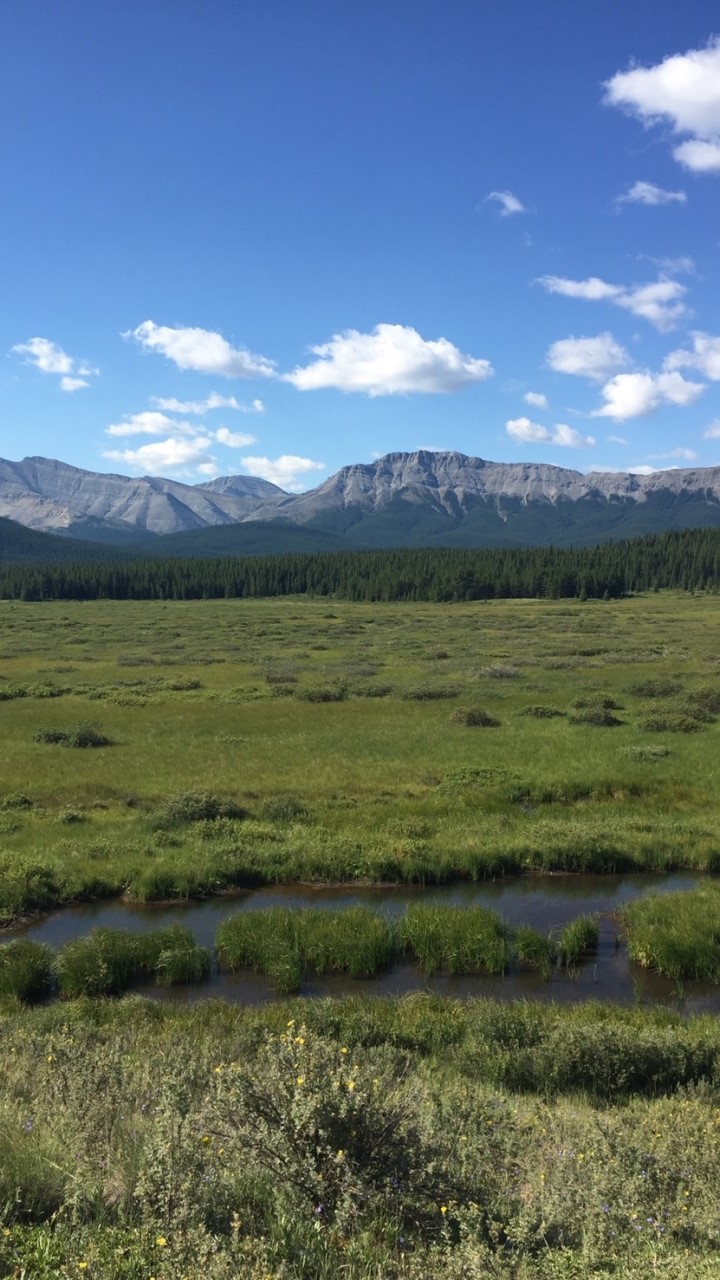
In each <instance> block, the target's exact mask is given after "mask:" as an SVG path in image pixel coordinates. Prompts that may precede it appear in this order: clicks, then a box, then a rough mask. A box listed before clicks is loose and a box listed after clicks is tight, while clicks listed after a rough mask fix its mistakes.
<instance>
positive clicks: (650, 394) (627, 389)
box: [592, 373, 705, 422]
mask: <svg viewBox="0 0 720 1280" xmlns="http://www.w3.org/2000/svg"><path fill="white" fill-rule="evenodd" d="M704 390H705V384H704V383H702V382H688V381H687V380H686V379H685V378H683V376H682V374H680V373H618V374H616V376H615V377H614V378H611V379H610V381H609V382H606V384H605V386H604V387H603V389H602V395H603V399H604V401H605V404H604V405H603V406H602V408H600V409H596V410H595V412H594V413H593V415H592V416H593V417H594V418H613V419H614V420H615V422H624V421H626V420H627V419H628V418H644V417H647V415H648V414H649V413H652V412H653V411H654V410H655V409H659V408H660V407H661V406H662V405H668V404H672V405H677V406H681V407H685V406H687V405H689V404H693V403H694V401H695V400H697V398H698V396H699V395H700V394H701V393H702V392H703V391H704Z"/></svg>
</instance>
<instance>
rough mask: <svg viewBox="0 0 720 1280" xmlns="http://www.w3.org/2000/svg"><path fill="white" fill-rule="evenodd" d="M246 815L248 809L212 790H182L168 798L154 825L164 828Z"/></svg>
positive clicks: (156, 816) (157, 814)
mask: <svg viewBox="0 0 720 1280" xmlns="http://www.w3.org/2000/svg"><path fill="white" fill-rule="evenodd" d="M246 815H247V810H246V809H243V808H242V807H241V806H240V805H238V804H235V803H234V802H233V801H232V800H224V799H222V798H221V797H220V796H216V795H214V794H213V793H212V792H210V791H181V792H179V793H178V795H175V796H171V797H170V799H169V800H166V802H165V804H164V805H162V807H161V808H160V809H159V810H158V812H157V813H156V815H155V822H154V825H155V826H156V827H158V828H159V829H161V830H162V829H163V828H167V827H179V826H183V825H184V824H186V823H191V822H208V821H210V822H212V821H216V820H217V819H218V818H244V817H246Z"/></svg>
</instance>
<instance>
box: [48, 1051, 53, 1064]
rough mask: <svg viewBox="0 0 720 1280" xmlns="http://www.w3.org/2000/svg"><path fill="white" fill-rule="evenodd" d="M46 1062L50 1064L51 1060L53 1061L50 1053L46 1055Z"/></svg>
mask: <svg viewBox="0 0 720 1280" xmlns="http://www.w3.org/2000/svg"><path fill="white" fill-rule="evenodd" d="M47 1060H48V1062H52V1060H53V1056H52V1054H51V1053H49V1054H48V1056H47Z"/></svg>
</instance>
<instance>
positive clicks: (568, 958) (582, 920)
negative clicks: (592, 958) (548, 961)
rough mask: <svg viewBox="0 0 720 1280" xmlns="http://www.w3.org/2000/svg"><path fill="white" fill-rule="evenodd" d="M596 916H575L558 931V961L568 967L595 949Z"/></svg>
mask: <svg viewBox="0 0 720 1280" xmlns="http://www.w3.org/2000/svg"><path fill="white" fill-rule="evenodd" d="M597 945H598V918H597V916H596V915H587V916H577V918H576V919H575V920H570V921H569V922H568V923H567V924H566V925H565V926H564V927H563V929H562V930H561V931H560V936H559V938H558V941H557V955H558V963H559V964H561V965H565V966H566V968H568V969H570V968H572V967H573V966H574V965H576V964H579V963H580V961H581V960H582V959H584V957H585V956H587V955H589V954H590V953H591V952H593V951H597Z"/></svg>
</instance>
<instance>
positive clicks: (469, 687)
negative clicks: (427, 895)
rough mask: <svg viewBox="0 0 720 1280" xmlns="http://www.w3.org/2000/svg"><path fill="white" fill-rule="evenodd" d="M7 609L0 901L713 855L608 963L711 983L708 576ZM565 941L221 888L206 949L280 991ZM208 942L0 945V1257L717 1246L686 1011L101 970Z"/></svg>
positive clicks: (51, 1271)
mask: <svg viewBox="0 0 720 1280" xmlns="http://www.w3.org/2000/svg"><path fill="white" fill-rule="evenodd" d="M0 608H2V639H1V642H0V643H1V649H0V715H2V724H3V734H2V738H1V740H0V759H1V772H0V913H1V915H2V920H3V922H4V923H5V924H7V925H10V924H14V925H17V924H18V922H19V921H21V920H22V919H23V918H28V917H31V916H32V914H33V913H36V912H41V911H46V910H49V909H53V908H57V907H59V906H60V905H62V904H70V903H92V902H93V901H99V900H101V899H106V898H107V899H110V898H113V897H120V896H121V895H122V896H123V897H124V898H125V900H127V901H135V902H137V903H153V902H163V901H164V902H171V903H172V902H175V903H181V902H183V901H187V900H188V899H191V898H202V897H205V896H208V895H213V894H218V893H220V892H222V891H225V890H230V889H242V888H248V889H252V888H257V887H259V886H263V885H265V886H267V885H283V884H290V883H292V882H301V881H311V882H314V883H316V884H317V883H321V884H325V885H332V884H340V883H351V884H355V885H367V884H377V885H382V884H386V883H391V884H395V885H403V884H404V885H417V886H423V885H439V884H452V883H454V882H455V883H458V884H461V883H462V882H472V881H477V882H490V881H492V879H493V878H494V877H495V878H497V877H502V876H511V875H512V876H524V877H529V876H537V875H555V874H557V873H561V874H565V875H567V874H573V875H575V876H578V877H580V876H581V875H582V873H590V872H592V873H600V874H603V875H604V874H606V873H610V872H615V873H617V872H632V873H643V872H649V871H652V872H654V873H662V874H665V873H668V872H670V871H672V870H687V871H693V872H697V873H700V874H701V875H705V874H707V880H704V879H703V880H701V882H700V883H699V885H698V886H697V887H695V888H691V889H689V890H683V891H682V893H669V894H665V895H659V896H657V897H644V898H642V899H641V900H638V901H637V902H634V903H629V904H627V905H626V906H625V907H623V908H622V910H621V911H620V912H619V914H618V917H617V928H618V930H619V931H623V932H624V931H626V932H627V938H628V946H629V949H630V953H631V955H633V956H634V957H635V959H636V961H637V962H638V963H640V964H643V965H647V966H649V967H650V968H651V969H654V970H657V971H659V972H661V973H665V974H668V975H669V976H670V977H672V978H676V979H681V978H686V977H702V978H704V979H706V980H710V981H714V982H717V981H718V978H719V977H720V965H719V964H718V958H717V954H716V952H717V937H718V936H720V901H719V900H720V891H718V889H717V888H716V887H715V884H714V879H713V877H714V874H715V873H716V872H717V871H718V870H720V821H719V819H720V813H719V812H718V810H719V808H720V798H719V797H718V792H717V786H716V777H715V774H716V760H717V745H718V734H719V733H720V729H719V727H718V724H717V718H718V717H719V716H720V646H719V645H718V640H717V635H718V631H717V610H718V605H717V602H716V599H715V597H714V596H712V595H708V594H701V593H698V594H696V595H691V594H688V593H675V594H672V593H664V592H658V593H651V594H649V595H647V596H644V597H642V598H637V599H608V600H587V601H584V600H583V601H580V600H577V601H569V600H564V601H551V600H493V601H490V602H485V601H474V602H467V601H465V602H457V603H454V604H438V603H431V602H427V603H422V602H419V603H414V604H407V603H406V604H402V603H392V602H386V603H374V604H370V603H363V602H347V601H343V600H337V599H332V600H328V599H317V598H316V599H309V598H301V597H291V598H284V599H274V600H241V599H228V600H206V601H200V600H198V601H172V602H163V601H159V600H156V601H125V602H120V601H112V600H98V601H94V602H87V603H80V602H77V601H76V602H60V601H57V602H52V603H50V602H46V603H29V602H22V601H5V602H3V603H2V604H1V605H0ZM88 735H89V736H88ZM73 748H80V749H73ZM88 748H90V749H88ZM418 892H419V893H420V892H421V891H420V890H418ZM351 913H354V914H351ZM349 921H351V925H352V927H349V926H348V922H349ZM596 930H597V924H596V921H595V919H594V918H592V917H591V918H588V917H587V914H586V915H585V916H578V917H577V918H570V917H568V919H567V922H566V924H565V925H564V927H563V930H562V931H560V930H553V931H549V930H548V929H547V928H539V927H530V926H529V925H526V924H524V923H519V924H513V925H512V926H511V925H509V924H508V922H507V921H506V920H504V919H503V918H502V917H501V916H498V915H497V914H495V913H494V912H493V911H490V910H489V909H487V908H484V907H480V906H472V907H471V906H467V907H462V908H461V907H458V906H457V905H455V906H452V907H446V906H440V905H437V904H435V905H430V904H425V903H423V901H422V898H421V897H420V898H419V899H418V900H417V901H416V902H414V903H412V904H410V905H409V906H408V908H407V910H406V911H405V913H404V914H398V915H396V916H394V917H392V918H389V917H387V916H385V915H383V914H382V913H378V912H375V911H371V910H369V909H368V908H367V907H364V906H362V905H356V906H355V907H350V908H349V909H347V910H345V911H344V912H333V911H316V910H312V909H309V908H304V909H303V910H302V911H299V912H298V911H295V910H289V909H287V908H278V909H277V910H276V913H275V914H274V915H272V916H271V915H270V913H269V912H260V911H255V912H252V911H247V912H243V911H241V912H239V913H238V914H237V915H236V916H235V917H234V918H231V920H230V921H229V922H227V923H225V924H222V925H221V926H220V932H219V933H218V936H217V939H216V942H217V951H218V955H219V956H220V958H221V960H222V962H223V963H226V964H227V965H228V966H229V967H231V968H232V967H244V966H247V967H249V968H258V969H260V970H261V971H262V972H266V973H268V974H269V975H270V976H271V977H272V979H273V981H274V982H275V983H276V986H277V988H278V989H279V990H280V991H283V990H285V991H292V990H296V989H297V985H298V979H299V976H300V975H301V974H306V973H311V974H313V973H314V974H320V973H324V972H328V970H330V971H331V972H340V973H347V974H358V975H362V974H367V973H371V972H372V973H375V972H377V971H378V970H379V969H381V968H382V967H384V966H387V965H388V964H391V963H393V962H394V960H395V959H396V958H397V957H398V956H399V955H402V956H406V957H407V956H408V955H412V957H414V958H415V959H416V960H417V962H418V963H419V964H420V965H422V967H423V968H424V969H426V970H427V971H428V972H433V971H437V970H440V971H446V972H456V973H459V972H460V973H461V972H466V971H467V970H468V969H470V970H472V969H474V968H477V969H485V970H488V969H489V970H502V969H503V968H504V967H505V966H506V965H507V964H508V963H510V962H511V963H513V964H525V965H527V966H529V967H533V968H534V969H536V970H537V971H538V973H539V974H541V975H542V974H544V973H546V972H549V971H550V970H551V969H552V968H553V967H554V966H556V965H558V964H562V965H570V966H572V965H573V964H575V963H577V961H578V960H579V959H580V958H581V957H582V956H583V955H584V954H585V953H586V952H587V951H588V950H591V949H592V947H593V945H594V939H596V937H597V932H596ZM549 933H550V936H549ZM210 963H211V957H210V950H209V949H208V947H206V946H204V945H202V944H201V943H200V942H199V941H198V940H197V939H196V938H195V937H194V935H193V934H192V933H190V932H189V931H188V930H187V928H186V926H185V925H184V924H182V923H180V924H177V923H176V924H171V925H170V926H169V927H166V926H165V925H163V928H161V929H155V930H150V931H145V933H144V934H142V935H137V934H133V933H128V932H122V931H118V930H116V929H110V928H104V929H96V930H95V931H94V932H91V933H90V934H88V935H87V936H86V937H84V938H77V939H75V940H73V941H66V942H65V943H64V944H63V945H62V946H61V947H60V948H59V950H54V949H53V948H51V947H48V946H47V945H46V944H45V943H43V942H35V941H33V940H32V939H31V938H29V937H27V938H24V937H22V936H18V935H16V934H15V935H13V941H11V942H9V943H6V944H4V945H2V947H0V998H1V999H2V1006H1V1009H2V1013H1V1015H0V1016H1V1019H2V1021H1V1023H0V1028H1V1030H2V1035H3V1044H4V1053H3V1055H2V1059H1V1060H0V1077H1V1078H2V1098H1V1102H0V1142H1V1143H2V1147H3V1150H4V1152H5V1153H6V1154H5V1156H4V1158H3V1160H2V1162H0V1211H1V1212H2V1214H3V1215H4V1226H3V1228H2V1230H3V1234H2V1235H0V1274H8V1275H13V1274H15V1273H17V1274H18V1275H22V1274H25V1275H27V1276H30V1275H32V1276H33V1277H38V1280H49V1277H51V1276H55V1275H63V1274H67V1275H75V1274H85V1275H87V1276H92V1277H101V1278H102V1280H105V1278H106V1277H107V1278H108V1280H126V1278H127V1280H140V1277H143V1280H147V1277H148V1276H149V1275H154V1276H156V1277H158V1278H159V1277H163V1278H165V1280H169V1278H170V1277H173V1278H175V1277H180V1276H183V1275H186V1276H188V1277H189V1276H196V1275H199V1274H202V1275H204V1276H207V1277H208V1280H225V1277H228V1278H229V1277H231V1276H237V1275H243V1276H248V1277H250V1280H261V1277H262V1278H263V1280H265V1278H266V1277H269V1276H273V1277H277V1280H300V1278H301V1277H302V1278H303V1280H304V1278H305V1277H309V1278H310V1280H330V1277H333V1280H334V1277H336V1276H337V1275H345V1276H347V1277H349V1278H350V1280H361V1278H362V1280H370V1277H376V1278H379V1277H388V1278H389V1280H394V1278H395V1277H397V1278H398V1280H400V1278H403V1280H419V1278H420V1277H423V1278H424V1277H428V1278H432V1280H434V1278H435V1277H437V1278H438V1280H439V1277H443V1278H445V1277H448V1278H449V1280H461V1278H462V1280H474V1277H478V1278H479V1277H480V1276H483V1277H484V1276H486V1275H494V1276H496V1277H498V1280H511V1278H513V1280H531V1277H532V1278H533V1280H534V1278H535V1277H538V1278H543V1280H580V1277H581V1276H582V1277H586V1276H595V1277H606V1276H607V1277H610V1276H612V1277H625V1280H638V1278H639V1280H644V1277H646V1276H647V1277H648V1280H649V1278H650V1277H651V1276H657V1275H658V1274H662V1275H664V1276H667V1277H669V1278H670V1280H690V1277H700V1278H702V1280H704V1278H705V1277H707V1278H708V1280H709V1278H710V1277H711V1276H714V1275H716V1274H717V1270H718V1266H719V1265H720V1222H719V1221H718V1217H717V1205H716V1198H715V1195H714V1192H713V1188H714V1187H715V1186H716V1185H717V1182H718V1178H719V1177H720V1133H719V1129H718V1123H717V1098H718V1089H719V1088H720V1032H719V1031H718V1022H717V1019H715V1018H705V1017H692V1018H688V1019H684V1020H683V1019H681V1018H679V1017H677V1016H675V1015H673V1014H671V1013H669V1012H667V1011H659V1010H653V1009H642V1010H641V1009H635V1010H633V1009H628V1010H622V1009H620V1008H619V1007H617V1006H613V1005H600V1004H594V1005H585V1006H583V1007H581V1008H580V1007H578V1008H561V1007H559V1006H556V1005H553V1004H549V1005H542V1004H540V1003H527V1002H513V1003H511V1004H502V1003H499V1002H498V1003H496V1002H493V1001H489V1000H468V1001H462V1002H458V1001H455V1000H450V999H447V998H446V999H441V998H436V997H432V996H429V995H424V996H421V995H418V996H412V997H406V998H403V999H373V998H369V997H366V998H364V999H363V998H350V997H345V998H341V999H332V1000H330V999H328V1000H324V999H319V1000H314V1001H306V1000H302V999H297V998H295V999H293V1000H288V1001H282V1000H277V1001H276V1002H275V1003H273V1004H271V1005H265V1006H262V1007H258V1008H250V1007H245V1008H244V1007H242V1006H231V1005H229V1004H222V1003H218V1002H214V1001H209V1000H208V1001H204V1002H200V1003H197V1004H194V1005H192V1006H183V1007H174V1006H163V1005H160V1004H158V1003H156V1002H153V1001H150V1000H146V999H142V998H140V997H138V996H137V995H129V996H125V997H124V998H119V999H118V998H117V997H116V998H115V999H113V1000H106V999H104V998H103V997H104V996H105V995H109V994H111V993H113V992H116V993H117V992H121V991H123V990H124V989H126V988H127V986H128V985H134V984H135V982H136V981H137V980H143V979H144V978H152V979H153V981H155V980H157V981H160V982H164V983H166V984H167V985H168V986H171V985H172V984H174V983H182V984H185V983H194V982H197V981H200V980H201V979H202V978H203V977H204V976H206V974H207V972H208V968H209V965H210ZM52 990H58V991H59V993H60V994H61V995H62V996H63V997H64V998H63V999H62V1001H57V1002H54V1003H47V1004H44V1005H42V1004H41V1005H40V1006H39V1007H36V1008H29V1007H26V1004H23V1002H28V1003H31V1002H33V1001H37V1000H43V999H44V998H45V997H46V996H47V994H48V992H49V991H52ZM309 1133H317V1134H318V1135H319V1137H318V1140H317V1141H314V1142H313V1143H310V1142H309V1140H308V1137H307V1135H308V1134H309ZM378 1153H382V1155H383V1158H382V1159H380V1158H379V1155H378ZM23 1268H24V1270H23Z"/></svg>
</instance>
